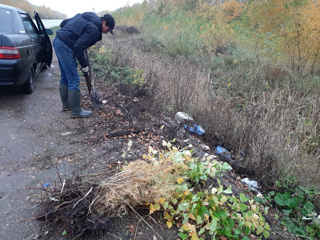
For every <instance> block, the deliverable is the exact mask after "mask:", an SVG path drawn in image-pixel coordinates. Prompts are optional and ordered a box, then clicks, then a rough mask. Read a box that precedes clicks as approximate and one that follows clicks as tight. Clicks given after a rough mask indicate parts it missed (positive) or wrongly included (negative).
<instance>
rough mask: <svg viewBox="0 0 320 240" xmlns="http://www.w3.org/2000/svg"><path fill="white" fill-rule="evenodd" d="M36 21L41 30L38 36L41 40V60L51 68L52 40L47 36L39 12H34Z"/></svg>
mask: <svg viewBox="0 0 320 240" xmlns="http://www.w3.org/2000/svg"><path fill="white" fill-rule="evenodd" d="M34 19H35V20H36V22H37V26H38V29H39V33H38V36H39V38H40V42H41V58H42V61H43V62H44V63H45V64H46V65H47V66H48V67H50V66H51V63H52V44H51V40H50V38H49V36H48V34H47V30H46V29H45V27H44V25H43V23H42V21H41V19H40V17H39V14H38V13H37V12H34Z"/></svg>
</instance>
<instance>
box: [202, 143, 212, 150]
mask: <svg viewBox="0 0 320 240" xmlns="http://www.w3.org/2000/svg"><path fill="white" fill-rule="evenodd" d="M201 149H202V150H203V151H209V150H210V147H209V146H207V145H205V144H201Z"/></svg>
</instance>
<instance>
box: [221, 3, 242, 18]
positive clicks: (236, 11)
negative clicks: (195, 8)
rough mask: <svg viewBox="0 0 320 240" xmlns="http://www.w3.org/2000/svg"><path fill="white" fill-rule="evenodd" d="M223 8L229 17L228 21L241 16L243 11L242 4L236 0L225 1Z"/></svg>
mask: <svg viewBox="0 0 320 240" xmlns="http://www.w3.org/2000/svg"><path fill="white" fill-rule="evenodd" d="M221 10H222V12H223V13H224V15H225V19H227V21H228V22H230V21H232V20H233V19H235V18H237V17H239V16H240V15H241V14H242V12H243V8H242V6H241V4H240V3H239V2H238V1H236V0H231V1H226V2H224V3H223V4H222V5H221Z"/></svg>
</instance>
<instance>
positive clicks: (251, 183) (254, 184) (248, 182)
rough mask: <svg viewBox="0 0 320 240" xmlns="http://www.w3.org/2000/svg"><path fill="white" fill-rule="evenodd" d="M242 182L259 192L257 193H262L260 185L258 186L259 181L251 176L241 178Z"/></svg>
mask: <svg viewBox="0 0 320 240" xmlns="http://www.w3.org/2000/svg"><path fill="white" fill-rule="evenodd" d="M241 182H243V183H244V184H246V185H247V186H248V187H249V188H250V189H251V190H253V191H255V192H257V193H260V192H259V189H260V187H259V186H258V182H257V181H254V180H251V179H249V178H244V179H242V180H241Z"/></svg>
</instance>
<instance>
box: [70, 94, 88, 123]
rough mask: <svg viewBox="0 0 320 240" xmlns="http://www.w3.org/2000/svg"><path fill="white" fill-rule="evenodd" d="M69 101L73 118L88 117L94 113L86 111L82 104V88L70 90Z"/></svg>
mask: <svg viewBox="0 0 320 240" xmlns="http://www.w3.org/2000/svg"><path fill="white" fill-rule="evenodd" d="M68 101H69V105H70V107H71V117H72V118H82V117H88V116H90V115H91V114H92V112H91V111H84V110H82V109H81V106H80V90H69V91H68Z"/></svg>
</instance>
